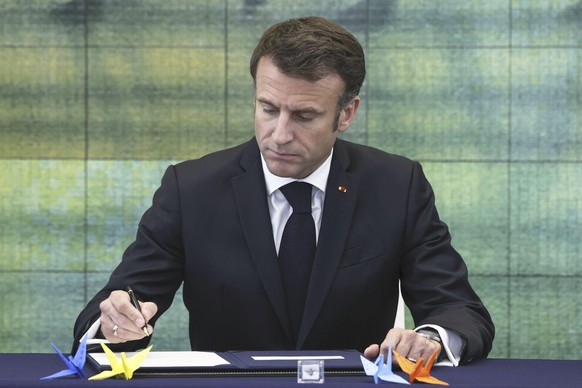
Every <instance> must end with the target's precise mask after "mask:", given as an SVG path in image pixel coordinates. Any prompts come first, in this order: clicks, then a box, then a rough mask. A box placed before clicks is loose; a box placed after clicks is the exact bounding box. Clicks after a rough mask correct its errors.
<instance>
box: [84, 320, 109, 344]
mask: <svg viewBox="0 0 582 388" xmlns="http://www.w3.org/2000/svg"><path fill="white" fill-rule="evenodd" d="M100 327H101V321H99V320H96V321H95V322H94V323H93V324H92V325H91V327H90V328H89V330H87V332H86V333H85V334H84V335H83V337H85V336H87V345H93V344H100V343H104V344H109V343H110V342H109V341H107V340H106V339H103V338H95V336H96V335H97V332H98V331H99V328H100ZM83 337H81V339H82V338H83ZM79 342H81V341H80V340H79Z"/></svg>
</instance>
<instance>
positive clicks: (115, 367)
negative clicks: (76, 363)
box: [89, 343, 153, 380]
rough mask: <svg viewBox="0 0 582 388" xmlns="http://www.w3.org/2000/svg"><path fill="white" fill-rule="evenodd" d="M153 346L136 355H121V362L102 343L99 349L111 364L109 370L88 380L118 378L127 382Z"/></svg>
mask: <svg viewBox="0 0 582 388" xmlns="http://www.w3.org/2000/svg"><path fill="white" fill-rule="evenodd" d="M152 346H153V345H150V346H148V347H147V348H146V349H144V350H142V351H141V352H139V353H137V354H136V355H134V356H131V357H126V355H125V353H124V352H122V353H121V360H120V359H119V358H117V356H116V355H115V353H113V352H112V351H111V349H109V348H108V347H107V345H105V344H104V343H101V347H102V348H103V350H104V351H105V354H106V355H107V359H108V360H109V363H110V364H111V370H106V371H103V372H101V373H99V374H97V375H95V376H92V377H89V380H104V379H108V378H110V377H113V376H115V377H118V378H124V379H126V380H129V379H131V378H132V377H133V372H135V371H136V370H137V369H139V367H140V366H141V364H142V362H143V361H144V360H145V358H146V356H147V355H148V353H149V352H150V350H151V348H152Z"/></svg>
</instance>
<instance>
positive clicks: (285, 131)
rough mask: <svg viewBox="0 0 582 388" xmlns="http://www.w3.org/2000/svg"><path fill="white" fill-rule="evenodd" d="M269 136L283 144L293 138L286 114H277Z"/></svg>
mask: <svg viewBox="0 0 582 388" xmlns="http://www.w3.org/2000/svg"><path fill="white" fill-rule="evenodd" d="M271 137H272V139H273V141H274V142H275V143H277V144H285V143H288V142H290V141H291V140H292V139H293V133H292V132H291V128H290V125H289V117H288V115H286V114H284V113H281V114H279V116H278V118H277V122H276V123H275V128H273V133H272V135H271Z"/></svg>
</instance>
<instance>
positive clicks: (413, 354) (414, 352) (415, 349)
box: [380, 328, 441, 362]
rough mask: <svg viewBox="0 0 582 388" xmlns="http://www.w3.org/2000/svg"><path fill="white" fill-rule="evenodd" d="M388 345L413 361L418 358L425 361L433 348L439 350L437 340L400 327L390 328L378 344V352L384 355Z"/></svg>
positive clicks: (439, 346)
mask: <svg viewBox="0 0 582 388" xmlns="http://www.w3.org/2000/svg"><path fill="white" fill-rule="evenodd" d="M390 345H391V346H392V349H394V350H395V351H397V352H398V353H399V354H401V355H402V356H404V357H406V358H408V359H410V360H412V361H414V362H416V361H417V360H419V359H420V358H422V359H423V360H424V362H426V361H427V360H428V358H429V357H430V356H431V355H432V353H434V351H435V350H438V351H439V352H440V349H441V345H440V344H439V343H438V342H436V341H433V340H429V339H427V338H425V337H422V336H420V335H418V334H417V333H416V332H414V331H412V330H405V329H400V328H394V329H391V330H390V331H389V332H388V334H387V335H386V339H384V342H382V344H381V345H380V352H381V353H383V354H384V357H386V355H387V353H388V347H389V346H390Z"/></svg>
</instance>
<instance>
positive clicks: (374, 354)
mask: <svg viewBox="0 0 582 388" xmlns="http://www.w3.org/2000/svg"><path fill="white" fill-rule="evenodd" d="M379 355H380V345H378V344H373V345H370V346H368V347H367V348H366V349H365V350H364V357H366V358H367V359H369V360H373V359H375V358H378V356H379Z"/></svg>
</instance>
